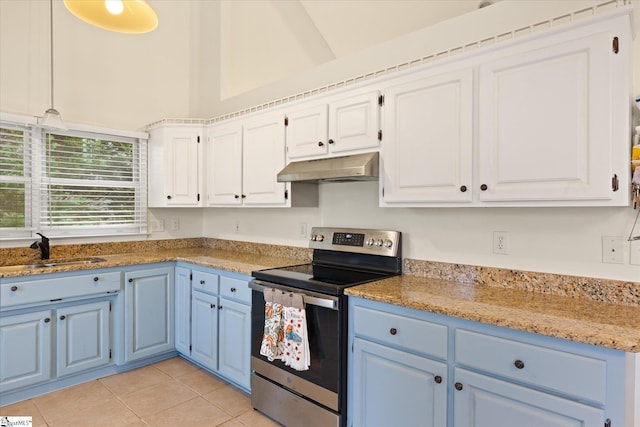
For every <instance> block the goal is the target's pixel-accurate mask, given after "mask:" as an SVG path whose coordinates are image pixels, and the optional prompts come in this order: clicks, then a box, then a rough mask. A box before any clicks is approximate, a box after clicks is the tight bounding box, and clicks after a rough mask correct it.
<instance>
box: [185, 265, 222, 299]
mask: <svg viewBox="0 0 640 427" xmlns="http://www.w3.org/2000/svg"><path fill="white" fill-rule="evenodd" d="M219 278H220V276H218V275H217V274H212V273H205V272H203V271H196V270H194V271H193V279H192V282H191V289H192V290H193V291H199V292H206V293H208V294H211V295H218V281H219Z"/></svg>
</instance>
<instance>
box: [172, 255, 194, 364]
mask: <svg viewBox="0 0 640 427" xmlns="http://www.w3.org/2000/svg"><path fill="white" fill-rule="evenodd" d="M175 287H176V288H175V289H176V296H175V319H176V325H175V333H176V334H175V342H176V350H178V351H179V352H180V353H182V354H184V355H187V356H188V355H189V354H190V352H191V351H190V347H191V270H190V269H188V268H184V267H176V271H175Z"/></svg>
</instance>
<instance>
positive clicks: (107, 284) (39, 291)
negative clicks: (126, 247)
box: [0, 271, 121, 308]
mask: <svg viewBox="0 0 640 427" xmlns="http://www.w3.org/2000/svg"><path fill="white" fill-rule="evenodd" d="M120 287H121V281H120V272H119V271H114V272H108V273H93V274H83V275H81V276H73V277H64V276H61V277H53V278H49V279H36V280H28V281H24V282H15V283H5V284H2V285H0V307H2V308H4V307H12V306H18V305H22V304H33V303H38V302H47V301H52V300H58V299H64V298H74V297H81V296H85V295H86V296H88V295H94V294H100V293H104V292H117V291H119V290H120Z"/></svg>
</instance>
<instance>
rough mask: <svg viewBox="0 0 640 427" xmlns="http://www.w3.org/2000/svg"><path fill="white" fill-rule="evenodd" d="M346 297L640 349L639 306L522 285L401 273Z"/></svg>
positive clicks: (349, 291) (351, 290) (349, 292)
mask: <svg viewBox="0 0 640 427" xmlns="http://www.w3.org/2000/svg"><path fill="white" fill-rule="evenodd" d="M346 293H347V295H350V296H355V297H361V298H365V299H369V300H374V301H380V302H385V303H389V304H394V305H399V306H403V307H407V308H413V309H417V310H422V311H428V312H432V313H438V314H443V315H447V316H452V317H457V318H462V319H467V320H472V321H477V322H482V323H486V324H490V325H496V326H502V327H506V328H511V329H516V330H520V331H526V332H533V333H538V334H541V335H546V336H550V337H555V338H561V339H566V340H570V341H576V342H581V343H586V344H593V345H597V346H601V347H606V348H612V349H616V350H622V351H627V352H632V353H640V307H638V306H629V305H621V304H611V303H605V302H598V301H592V300H588V299H582V298H572V297H568V296H559V295H549V294H544V293H539V292H531V291H526V290H519V289H505V288H498V287H491V286H480V285H475V284H472V283H457V282H455V281H450V280H442V279H431V278H425V277H418V276H409V275H404V276H397V277H393V278H390V279H385V280H380V281H377V282H371V283H367V284H364V285H359V286H354V287H351V288H349V289H347V290H346Z"/></svg>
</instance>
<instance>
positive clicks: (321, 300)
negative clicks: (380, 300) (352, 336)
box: [249, 280, 347, 412]
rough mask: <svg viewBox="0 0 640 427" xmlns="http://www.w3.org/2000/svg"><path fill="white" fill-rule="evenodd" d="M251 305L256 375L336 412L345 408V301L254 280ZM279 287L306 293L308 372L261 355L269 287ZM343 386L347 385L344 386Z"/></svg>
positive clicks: (253, 361)
mask: <svg viewBox="0 0 640 427" xmlns="http://www.w3.org/2000/svg"><path fill="white" fill-rule="evenodd" d="M249 286H250V287H251V288H252V289H253V292H252V306H251V307H252V308H251V368H252V370H253V372H254V374H256V375H258V376H261V377H263V378H266V379H268V380H270V381H271V382H274V383H277V384H278V385H280V386H282V387H284V388H286V389H289V390H291V391H293V392H294V393H295V394H298V395H300V396H303V397H304V398H306V399H310V400H312V401H314V402H316V403H319V404H320V405H322V406H324V407H326V408H328V409H330V410H332V411H335V412H340V411H341V409H342V408H341V406H342V405H341V402H340V400H341V398H344V396H346V393H344V388H345V384H346V357H345V356H346V353H345V354H343V353H344V349H345V348H346V347H345V346H346V335H347V334H346V324H345V325H343V324H342V323H343V320H342V318H341V316H340V313H341V311H342V309H343V308H342V307H341V306H342V304H343V300H342V298H340V297H335V296H328V295H321V294H316V293H310V292H306V291H303V290H300V289H296V288H290V287H286V286H282V285H278V284H275V283H270V282H264V281H259V280H253V281H251V282H250V284H249ZM269 288H273V289H277V290H279V291H282V292H285V293H289V292H294V293H299V294H302V295H303V298H304V301H305V312H306V320H307V336H308V339H309V353H310V356H311V363H310V366H309V369H308V370H306V371H297V370H295V369H292V368H290V367H288V366H285V364H284V363H283V362H282V361H280V360H274V361H273V362H270V361H269V360H268V359H267V358H266V357H265V356H262V355H260V346H261V343H262V337H263V333H264V321H265V311H264V308H265V300H264V290H265V289H269ZM341 387H343V388H342V389H341Z"/></svg>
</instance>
